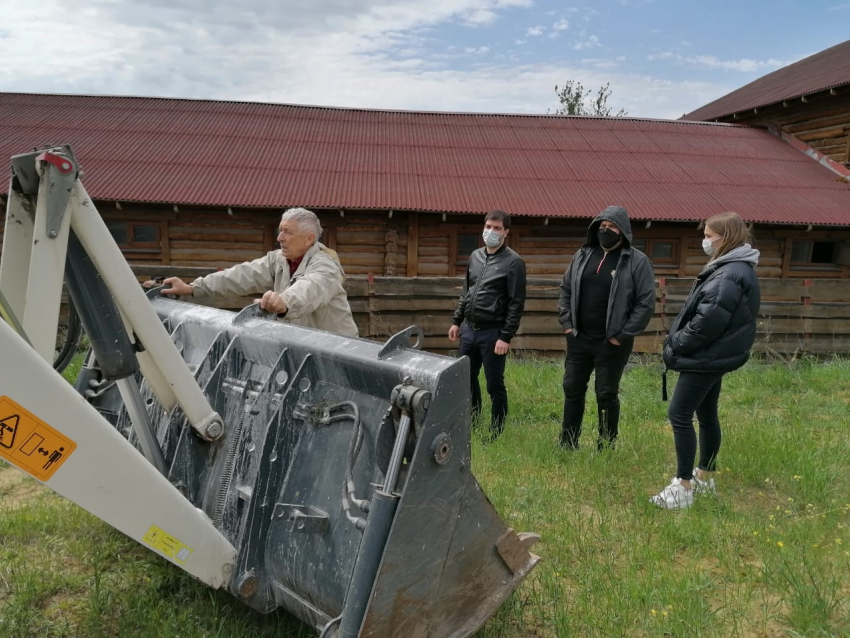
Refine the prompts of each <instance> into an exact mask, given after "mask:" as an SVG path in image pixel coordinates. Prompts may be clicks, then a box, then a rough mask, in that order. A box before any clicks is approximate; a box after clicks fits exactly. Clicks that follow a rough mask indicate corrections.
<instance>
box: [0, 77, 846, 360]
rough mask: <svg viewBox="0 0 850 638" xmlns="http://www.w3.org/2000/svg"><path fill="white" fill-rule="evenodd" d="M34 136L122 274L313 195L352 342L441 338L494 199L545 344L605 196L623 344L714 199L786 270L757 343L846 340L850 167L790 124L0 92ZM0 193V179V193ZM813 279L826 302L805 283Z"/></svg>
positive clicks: (248, 239)
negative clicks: (633, 291) (619, 227)
mask: <svg viewBox="0 0 850 638" xmlns="http://www.w3.org/2000/svg"><path fill="white" fill-rule="evenodd" d="M43 142H53V143H69V144H71V145H72V147H73V148H74V151H75V153H76V156H77V158H78V160H79V161H80V163H81V165H82V168H83V171H84V173H85V176H84V180H83V181H84V183H85V185H86V188H87V189H88V191H89V194H90V195H91V196H92V197H93V199H94V200H95V203H96V205H97V207H98V210H99V211H100V212H101V214H102V216H103V217H104V219H105V220H106V221H107V223H108V225H109V228H110V230H111V231H112V234H113V236H114V237H115V239H116V241H117V242H118V243H119V245H120V246H121V247H122V249H123V250H124V253H125V255H126V257H127V259H128V261H130V262H131V263H132V264H135V268H136V272H137V273H138V274H139V275H140V276H149V275H158V274H166V275H167V274H174V273H178V274H180V275H182V276H184V277H185V278H191V277H194V276H196V275H197V274H200V273H204V272H210V271H212V270H215V269H217V268H224V267H227V266H229V265H232V264H233V263H237V262H240V261H244V260H248V259H253V258H256V257H257V256H260V255H262V254H263V253H265V252H266V251H268V250H271V249H273V248H274V247H275V245H276V235H277V224H278V221H279V219H280V214H281V213H282V212H283V211H284V210H285V209H286V208H288V207H291V206H306V207H308V208H311V209H312V210H314V211H315V212H316V213H317V214H318V215H319V217H320V219H321V221H322V224H323V228H324V237H323V241H324V242H325V243H326V244H327V245H329V246H330V247H332V248H334V249H335V250H337V252H338V253H339V255H340V259H341V261H342V263H343V265H344V267H345V269H346V272H347V273H348V274H349V276H350V277H351V279H350V282H349V293H350V296H351V299H352V306H353V307H354V309H355V313H356V319H357V321H358V324H359V326H360V329H361V333H362V334H363V335H364V336H372V337H381V336H385V335H386V334H389V333H392V332H393V331H395V330H396V329H400V328H403V327H405V326H406V325H409V324H411V323H418V324H420V325H423V327H424V328H425V331H426V335H427V336H428V339H427V340H426V344H425V345H426V347H430V348H435V349H437V350H444V349H448V348H450V347H451V344H449V342H448V341H447V340H446V339H445V331H446V330H447V328H448V325H449V323H450V317H451V310H452V309H453V304H454V301H455V299H456V296H457V293H458V292H459V289H460V284H461V281H460V279H459V277H460V276H461V275H463V274H464V273H465V268H466V260H467V258H468V255H469V254H470V253H471V252H472V250H474V249H476V248H478V247H479V246H481V245H482V242H481V230H482V224H483V214H484V213H485V212H486V211H487V210H490V209H492V208H503V209H505V210H507V211H509V212H510V213H511V214H512V216H513V225H512V227H511V233H510V237H509V243H510V245H511V246H512V247H513V248H514V249H515V250H517V251H518V252H519V253H520V254H521V255H522V256H523V258H524V259H525V262H526V265H527V270H528V274H529V277H531V278H532V280H533V282H534V283H533V285H532V291H533V292H532V294H531V295H530V299H529V307H528V312H527V314H526V317H525V318H524V319H523V324H522V327H521V334H520V337H518V342H517V347H518V348H527V349H532V350H541V351H552V350H554V351H560V350H561V349H562V347H563V343H562V341H563V340H562V337H561V336H560V330H559V327H558V325H557V321H556V320H555V317H554V313H555V307H556V305H557V280H558V279H559V278H560V277H561V275H562V274H563V272H564V270H565V269H566V267H567V265H568V264H569V261H570V259H571V257H572V255H573V253H574V252H575V251H576V250H577V248H578V247H579V246H580V245H581V243H582V242H583V241H584V239H585V236H586V231H587V225H588V223H589V221H590V219H591V218H592V217H593V216H594V215H595V214H596V213H597V212H598V211H599V210H601V209H602V208H604V207H605V206H608V205H611V204H618V205H623V206H625V207H626V208H627V209H628V210H629V212H630V215H631V217H632V223H633V231H634V236H635V244H636V245H637V246H638V247H639V248H641V249H642V250H644V251H645V252H646V253H647V254H648V255H649V256H650V257H651V258H652V260H653V263H654V265H655V272H656V275H657V277H658V281H659V285H658V305H657V309H656V310H657V315H656V319H655V320H654V321H653V324H652V325H651V326H650V329H649V332H648V334H647V336H646V337H645V338H643V339H642V340H641V342H640V345H639V347H638V349H639V350H646V351H654V349H655V348H656V346H657V340H658V338H659V335H660V334H661V333H662V332H663V330H664V329H665V328H666V327H668V326H669V321H670V320H672V317H673V316H675V312H674V310H675V308H676V306H675V304H676V303H677V301H678V302H680V301H681V300H677V299H675V294H674V295H673V297H671V296H670V294H669V291H670V290H674V291H676V290H678V288H677V287H676V286H677V285H678V284H676V282H679V281H683V280H688V279H689V278H691V277H693V276H694V275H696V274H697V273H698V272H699V270H700V269H701V268H702V265H703V264H704V263H705V256H704V254H703V253H702V250H701V230H699V223H700V222H701V221H702V220H704V219H706V218H707V217H709V216H711V215H713V214H716V213H719V212H723V211H726V210H735V211H737V212H738V213H740V214H741V215H742V216H743V217H744V218H745V219H747V220H748V221H749V222H751V223H752V225H753V230H754V235H755V238H756V246H757V247H758V249H759V250H760V251H761V253H762V260H761V263H760V266H759V275H760V276H761V277H763V278H766V279H776V280H777V281H779V280H782V281H787V282H788V283H787V284H782V285H781V286H780V288H781V290H780V288H778V289H777V291H778V292H777V293H776V294H775V295H772V296H770V295H769V296H768V301H770V302H771V303H772V302H774V301H775V302H776V303H780V304H783V303H784V304H786V306H787V307H786V306H783V307H781V308H780V307H778V306H777V307H769V308H770V311H771V312H773V313H774V314H771V315H766V318H769V319H770V318H773V319H776V320H775V321H771V322H768V323H766V324H765V326H766V328H765V330H767V331H768V332H769V334H770V335H771V338H772V340H773V341H772V342H773V343H776V344H779V343H781V344H782V346H781V348H782V350H783V351H784V350H789V351H796V350H801V349H803V350H805V349H809V350H811V351H821V352H822V351H828V352H835V351H846V350H850V343H848V342H847V340H846V338H845V336H844V335H845V333H848V334H850V296H849V295H847V294H846V293H845V292H844V291H846V290H850V170H848V169H846V168H845V167H844V166H841V165H839V164H837V163H836V162H831V163H829V162H818V161H815V160H814V159H812V156H811V155H812V153H811V149H807V148H803V149H802V150H803V151H806V152H801V149H800V148H797V146H799V144H797V145H796V146H795V145H794V144H792V143H789V142H796V140H791V139H789V138H788V136H787V134H786V137H785V138H783V137H781V136H777V135H775V134H773V133H771V132H770V131H767V130H764V129H761V128H755V127H752V126H744V125H738V124H724V123H720V124H718V123H696V122H685V121H659V120H642V119H633V118H591V117H565V116H520V115H484V114H452V113H413V112H389V111H368V110H358V109H334V108H316V107H298V106H286V105H268V104H244V103H232V102H209V101H190V100H165V99H147V98H120V97H90V96H59V95H29V94H0V155H2V156H11V155H13V154H15V153H19V152H24V151H27V150H29V149H30V148H32V147H33V146H36V145H41V144H42V143H43ZM6 190H7V184H4V183H2V182H0V204H3V203H4V201H5V200H4V195H3V193H4V192H5V191H6ZM2 208H5V206H3V207H2ZM435 278H436V279H435ZM405 280H408V281H409V285H408V284H402V282H404V281H405ZM670 282H672V283H670ZM812 282H823V284H821V283H817V284H816V287H817V290H818V291H820V290H831V291H832V293H829V294H832V297H831V298H829V299H827V297H829V294H827V293H824V294H822V295H821V294H820V293H819V292H818V293H816V294H815V296H814V297H813V296H812V294H813V293H812ZM830 282H834V283H830ZM671 285H672V286H673V288H670V286H671ZM437 288H441V289H442V290H444V292H443V293H442V294H437V293H436V292H435V291H436V289H437ZM806 288H808V289H809V290H805V289H806ZM676 294H678V293H676ZM818 295H820V296H818ZM815 298H816V299H817V301H815V302H814V307H809V306H812V305H813V302H812V300H813V299H815ZM245 301H246V300H244V299H243V300H227V301H225V302H223V303H221V302H220V303H217V304H216V305H224V306H228V305H229V306H231V307H235V306H238V305H240V304H243V303H245ZM824 303H830V304H833V305H831V306H830V308H829V309H824V308H821V307H820V306H819V305H818V304H824ZM671 304H672V305H671ZM789 304H790V305H789ZM835 304H837V305H835ZM791 306H794V308H795V309H794V310H791V309H790V307H791ZM798 306H799V308H797V307H798ZM776 312H779V315H776V314H775V313H776ZM783 313H784V314H783ZM779 319H783V320H784V323H781V322H780V323H777V321H778V320H779ZM821 319H824V320H828V321H827V322H826V323H824V322H823V321H820V320H821ZM813 321H815V323H813ZM818 321H820V323H817V322H818ZM807 322H808V323H807ZM789 335H790V337H789ZM780 336H781V337H782V338H780ZM786 337H789V338H786ZM815 339H819V341H818V342H817V343H815V341H813V340H815ZM801 340H803V341H805V340H808V341H806V343H807V344H808V345H800V343H802V342H801ZM762 347H763V348H764V349H769V348H770V347H771V346H770V345H769V344H768V343H767V342H765V343H764V344H763V346H762Z"/></svg>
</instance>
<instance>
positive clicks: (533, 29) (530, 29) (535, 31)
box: [525, 25, 546, 37]
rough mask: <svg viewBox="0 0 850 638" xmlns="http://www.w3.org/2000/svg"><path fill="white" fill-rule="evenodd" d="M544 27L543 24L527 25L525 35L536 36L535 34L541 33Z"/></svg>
mask: <svg viewBox="0 0 850 638" xmlns="http://www.w3.org/2000/svg"><path fill="white" fill-rule="evenodd" d="M545 29H546V27H543V26H540V25H537V26H536V27H528V29H526V31H525V35H530V36H534V37H537V36H540V35H543V31H544V30H545Z"/></svg>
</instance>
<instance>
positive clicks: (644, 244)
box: [632, 237, 679, 266]
mask: <svg viewBox="0 0 850 638" xmlns="http://www.w3.org/2000/svg"><path fill="white" fill-rule="evenodd" d="M632 248H637V249H638V250H639V251H641V252H642V253H644V254H645V255H647V256H648V257H649V258H650V259H652V261H653V263H656V264H665V265H668V266H669V265H674V266H675V265H676V264H678V263H679V240H678V239H645V238H643V237H641V238H635V239H633V240H632Z"/></svg>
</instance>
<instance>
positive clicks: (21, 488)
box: [0, 465, 45, 509]
mask: <svg viewBox="0 0 850 638" xmlns="http://www.w3.org/2000/svg"><path fill="white" fill-rule="evenodd" d="M44 490H45V487H44V486H43V485H42V484H41V483H39V482H38V481H36V480H35V479H34V478H31V477H29V476H27V475H26V474H24V473H23V472H21V471H20V470H18V469H17V468H14V467H11V466H8V465H7V466H6V467H0V509H2V508H8V507H17V506H18V505H21V504H22V503H25V502H27V501H28V500H30V499H32V498H34V497H36V496H38V495H39V494H41V493H42V492H43V491H44Z"/></svg>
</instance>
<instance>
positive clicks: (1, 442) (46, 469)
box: [0, 396, 77, 481]
mask: <svg viewBox="0 0 850 638" xmlns="http://www.w3.org/2000/svg"><path fill="white" fill-rule="evenodd" d="M76 449H77V444H76V443H74V442H73V441H72V440H71V439H69V438H68V437H67V436H65V435H64V434H62V433H61V432H58V431H57V430H55V429H53V428H52V427H51V426H49V425H47V423H45V422H44V421H42V420H41V419H39V418H38V417H37V416H35V415H34V414H33V413H32V412H30V411H29V410H26V409H25V408H23V407H22V406H20V405H18V404H17V403H15V402H14V401H13V400H12V399H10V398H9V397H5V396H2V397H0V457H3V458H4V459H6V460H7V461H9V463H11V464H12V465H15V466H17V467H18V468H20V469H22V470H23V471H24V472H26V473H27V474H30V475H32V476H34V477H35V478H37V479H38V480H39V481H46V480H48V479H49V478H50V477H51V476H53V475H54V474H55V473H56V470H58V469H59V468H60V467H62V464H63V463H64V462H65V460H66V459H67V458H68V457H69V456H71V453H72V452H73V451H74V450H76Z"/></svg>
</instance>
